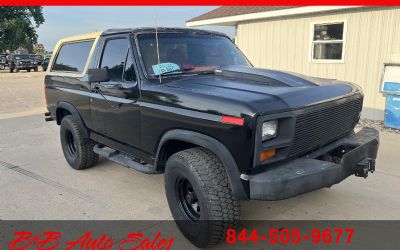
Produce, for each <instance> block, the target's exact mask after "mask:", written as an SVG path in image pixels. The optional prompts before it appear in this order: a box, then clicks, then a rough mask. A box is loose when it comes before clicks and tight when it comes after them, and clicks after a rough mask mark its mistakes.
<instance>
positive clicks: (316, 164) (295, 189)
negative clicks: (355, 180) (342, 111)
mask: <svg viewBox="0 0 400 250" xmlns="http://www.w3.org/2000/svg"><path fill="white" fill-rule="evenodd" d="M378 145H379V133H378V131H377V130H375V129H372V128H364V129H362V130H361V131H360V132H358V133H352V134H351V135H349V136H346V137H344V138H342V139H339V140H337V141H335V142H333V143H331V144H329V145H327V146H325V147H323V148H320V149H318V150H316V151H314V152H312V153H310V154H309V155H307V156H306V157H303V158H298V159H295V160H293V161H289V162H287V163H284V164H281V165H278V166H275V167H272V168H270V169H268V170H266V171H265V172H262V173H258V174H255V175H242V179H245V180H248V181H249V188H250V199H256V200H282V199H286V198H290V197H293V196H296V195H300V194H303V193H307V192H310V191H313V190H316V189H319V188H323V187H329V186H332V185H334V184H337V183H339V182H341V181H342V180H344V179H345V178H347V177H348V176H350V175H353V174H355V175H357V176H362V177H366V176H367V175H368V172H373V171H374V170H375V159H376V156H377V152H378ZM342 149H343V150H345V153H344V154H342V155H340V159H339V161H338V160H337V159H336V160H335V162H338V163H335V162H331V161H325V160H321V158H323V156H324V155H326V154H327V153H329V152H334V151H335V150H336V151H341V150H342Z"/></svg>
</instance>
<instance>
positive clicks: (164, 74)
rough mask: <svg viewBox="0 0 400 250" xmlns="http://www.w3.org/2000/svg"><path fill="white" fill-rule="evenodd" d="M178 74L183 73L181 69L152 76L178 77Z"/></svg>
mask: <svg viewBox="0 0 400 250" xmlns="http://www.w3.org/2000/svg"><path fill="white" fill-rule="evenodd" d="M180 74H183V71H182V70H181V69H176V70H172V71H168V72H165V73H160V74H158V75H154V76H156V77H159V76H167V75H180Z"/></svg>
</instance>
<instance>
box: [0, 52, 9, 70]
mask: <svg viewBox="0 0 400 250" xmlns="http://www.w3.org/2000/svg"><path fill="white" fill-rule="evenodd" d="M6 67H8V54H7V53H0V70H3V69H5V68H6Z"/></svg>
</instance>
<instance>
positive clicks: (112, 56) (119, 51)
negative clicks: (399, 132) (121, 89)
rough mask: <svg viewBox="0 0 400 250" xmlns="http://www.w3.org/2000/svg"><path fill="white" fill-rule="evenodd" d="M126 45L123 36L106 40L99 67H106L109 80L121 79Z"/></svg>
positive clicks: (126, 40) (127, 44) (126, 41)
mask: <svg viewBox="0 0 400 250" xmlns="http://www.w3.org/2000/svg"><path fill="white" fill-rule="evenodd" d="M128 47H129V43H128V39H125V38H123V39H112V40H108V41H107V42H106V44H105V47H104V50H103V56H102V58H101V63H100V68H107V69H108V72H109V74H110V80H111V81H122V74H123V72H124V68H125V60H126V55H127V52H128Z"/></svg>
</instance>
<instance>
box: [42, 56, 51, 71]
mask: <svg viewBox="0 0 400 250" xmlns="http://www.w3.org/2000/svg"><path fill="white" fill-rule="evenodd" d="M49 61H50V58H49V57H46V58H45V59H44V60H43V63H42V69H43V71H46V70H47V67H48V66H49Z"/></svg>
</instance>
